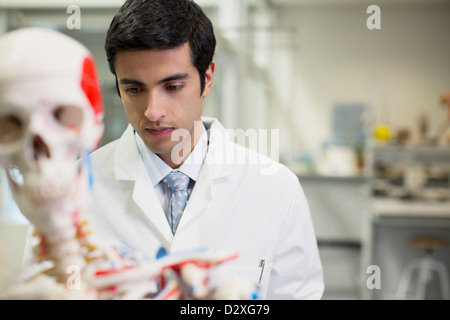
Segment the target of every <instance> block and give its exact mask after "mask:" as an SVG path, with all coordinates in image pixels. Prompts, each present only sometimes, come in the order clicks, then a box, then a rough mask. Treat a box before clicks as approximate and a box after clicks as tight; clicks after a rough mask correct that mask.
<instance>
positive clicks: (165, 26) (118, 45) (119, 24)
mask: <svg viewBox="0 0 450 320" xmlns="http://www.w3.org/2000/svg"><path fill="white" fill-rule="evenodd" d="M187 41H189V45H190V49H191V54H192V63H193V64H194V66H195V67H196V68H197V70H198V72H199V75H200V84H201V93H203V90H204V87H205V73H206V70H208V67H209V65H210V64H211V62H212V60H213V56H214V51H215V47H216V38H215V36H214V30H213V25H212V23H211V21H210V20H209V18H208V17H207V16H206V15H205V13H204V12H203V10H202V9H201V8H200V7H199V6H198V5H197V4H196V3H194V2H193V1H192V0H128V1H126V2H125V3H124V4H123V6H122V7H121V8H120V9H119V11H118V12H117V13H116V15H115V16H114V18H113V20H112V21H111V24H110V26H109V30H108V33H107V35H106V42H105V50H106V57H107V59H108V64H109V69H110V70H111V72H112V73H113V74H114V75H116V72H115V68H114V62H115V57H116V53H117V52H119V51H121V50H127V49H172V48H176V47H178V46H181V45H183V44H184V43H186V42H187ZM116 81H117V79H116Z"/></svg>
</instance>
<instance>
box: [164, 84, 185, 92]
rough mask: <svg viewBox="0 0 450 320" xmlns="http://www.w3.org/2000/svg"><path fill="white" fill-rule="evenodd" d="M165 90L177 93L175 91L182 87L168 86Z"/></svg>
mask: <svg viewBox="0 0 450 320" xmlns="http://www.w3.org/2000/svg"><path fill="white" fill-rule="evenodd" d="M166 88H167V90H169V91H177V90H180V89H181V88H183V86H182V85H175V84H170V85H167V86H166Z"/></svg>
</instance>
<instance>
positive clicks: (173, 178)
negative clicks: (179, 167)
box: [163, 171, 189, 192]
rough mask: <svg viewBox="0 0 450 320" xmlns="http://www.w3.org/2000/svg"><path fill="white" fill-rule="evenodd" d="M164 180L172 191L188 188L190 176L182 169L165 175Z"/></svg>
mask: <svg viewBox="0 0 450 320" xmlns="http://www.w3.org/2000/svg"><path fill="white" fill-rule="evenodd" d="M163 182H164V183H165V184H166V185H167V186H168V187H169V189H170V190H171V191H172V192H175V191H183V190H187V189H188V186H189V177H188V176H187V175H185V174H184V173H182V172H180V171H171V172H170V173H169V174H168V175H167V176H165V177H164V179H163Z"/></svg>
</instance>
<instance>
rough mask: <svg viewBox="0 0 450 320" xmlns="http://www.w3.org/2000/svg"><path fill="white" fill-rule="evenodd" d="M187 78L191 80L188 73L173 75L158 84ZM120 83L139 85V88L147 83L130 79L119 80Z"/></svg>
mask: <svg viewBox="0 0 450 320" xmlns="http://www.w3.org/2000/svg"><path fill="white" fill-rule="evenodd" d="M187 78H189V74H187V73H175V74H173V75H170V76H168V77H165V78H164V79H161V80H159V81H158V82H157V83H158V84H163V83H166V82H170V81H176V80H184V79H187ZM119 83H120V84H123V85H127V84H134V85H139V86H145V83H143V82H141V81H139V80H134V79H130V78H121V79H120V80H119Z"/></svg>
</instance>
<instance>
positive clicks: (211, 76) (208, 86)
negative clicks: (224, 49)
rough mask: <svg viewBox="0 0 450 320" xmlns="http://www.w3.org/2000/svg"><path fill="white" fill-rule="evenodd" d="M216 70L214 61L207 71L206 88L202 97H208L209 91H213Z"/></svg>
mask: <svg viewBox="0 0 450 320" xmlns="http://www.w3.org/2000/svg"><path fill="white" fill-rule="evenodd" d="M215 70H216V63H215V62H214V61H212V62H211V64H210V65H209V67H208V69H207V70H206V72H205V88H204V89H203V94H202V98H206V97H207V96H208V94H209V92H210V91H211V87H212V84H213V79H214V71H215Z"/></svg>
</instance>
